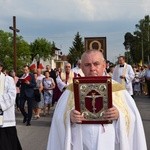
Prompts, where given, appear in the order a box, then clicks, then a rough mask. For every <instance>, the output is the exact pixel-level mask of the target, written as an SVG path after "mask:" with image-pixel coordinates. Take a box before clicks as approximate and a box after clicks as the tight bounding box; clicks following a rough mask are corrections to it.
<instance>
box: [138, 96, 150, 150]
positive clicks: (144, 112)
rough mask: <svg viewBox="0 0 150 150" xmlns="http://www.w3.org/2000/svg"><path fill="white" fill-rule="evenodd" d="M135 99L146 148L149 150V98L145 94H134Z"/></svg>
mask: <svg viewBox="0 0 150 150" xmlns="http://www.w3.org/2000/svg"><path fill="white" fill-rule="evenodd" d="M135 101H136V104H137V106H138V108H139V111H140V114H141V117H142V121H143V125H144V129H145V135H146V140H147V147H148V150H150V98H148V97H145V96H136V97H135Z"/></svg>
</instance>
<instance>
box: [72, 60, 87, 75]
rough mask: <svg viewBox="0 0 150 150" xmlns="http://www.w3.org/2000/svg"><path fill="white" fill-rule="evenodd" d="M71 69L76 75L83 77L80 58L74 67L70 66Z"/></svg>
mask: <svg viewBox="0 0 150 150" xmlns="http://www.w3.org/2000/svg"><path fill="white" fill-rule="evenodd" d="M72 71H73V72H74V73H76V74H77V75H78V76H81V77H84V73H83V71H82V69H81V60H80V59H79V60H78V62H77V65H76V67H74V68H72Z"/></svg>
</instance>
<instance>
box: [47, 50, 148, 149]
mask: <svg viewBox="0 0 150 150" xmlns="http://www.w3.org/2000/svg"><path fill="white" fill-rule="evenodd" d="M81 61H82V70H83V72H84V74H85V76H102V75H103V73H104V71H105V60H104V58H103V55H102V53H101V52H100V51H97V50H89V51H85V52H84V54H83V55H82V58H81ZM112 85H113V86H112V97H113V107H112V108H110V109H108V110H107V111H106V112H105V113H104V116H105V118H106V119H108V120H112V121H113V123H112V124H103V125H101V124H80V123H81V122H82V120H84V116H82V115H81V113H80V112H78V111H77V110H75V107H74V94H75V93H74V92H73V85H72V84H70V85H69V86H68V87H67V89H66V91H65V92H64V93H63V94H62V96H61V97H60V99H59V102H58V103H57V105H56V109H55V112H54V115H53V119H52V124H51V128H50V133H49V139H48V144H47V150H110V149H111V150H147V146H146V141H145V134H144V129H143V124H142V120H141V117H140V114H139V111H138V109H137V107H136V104H135V102H134V100H133V99H132V97H131V96H130V94H129V93H128V92H127V91H126V90H125V88H124V87H123V86H122V85H121V84H119V83H117V82H115V81H113V82H112Z"/></svg>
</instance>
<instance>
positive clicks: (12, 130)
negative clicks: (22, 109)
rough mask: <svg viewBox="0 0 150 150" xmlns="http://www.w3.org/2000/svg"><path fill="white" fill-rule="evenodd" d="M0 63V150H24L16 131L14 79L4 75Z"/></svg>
mask: <svg viewBox="0 0 150 150" xmlns="http://www.w3.org/2000/svg"><path fill="white" fill-rule="evenodd" d="M2 68H3V64H2V63H1V62H0V150H22V147H21V144H20V142H19V139H18V136H17V130H16V119H15V99H16V86H15V82H14V79H13V78H12V77H10V76H8V75H5V74H4V73H2Z"/></svg>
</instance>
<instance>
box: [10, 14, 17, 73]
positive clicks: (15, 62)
mask: <svg viewBox="0 0 150 150" xmlns="http://www.w3.org/2000/svg"><path fill="white" fill-rule="evenodd" d="M9 29H11V30H13V48H14V52H13V53H14V63H13V65H14V66H13V67H14V71H15V72H17V50H16V32H19V29H17V28H16V16H13V26H10V27H9Z"/></svg>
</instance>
